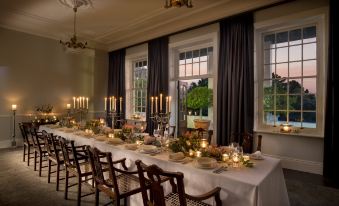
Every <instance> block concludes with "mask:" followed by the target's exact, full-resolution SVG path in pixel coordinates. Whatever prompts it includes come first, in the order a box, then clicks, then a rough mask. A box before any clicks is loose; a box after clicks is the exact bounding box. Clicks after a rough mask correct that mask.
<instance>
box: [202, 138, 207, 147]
mask: <svg viewBox="0 0 339 206" xmlns="http://www.w3.org/2000/svg"><path fill="white" fill-rule="evenodd" d="M207 146H208V141H207V139H202V140H201V142H200V147H201V148H206V147H207Z"/></svg>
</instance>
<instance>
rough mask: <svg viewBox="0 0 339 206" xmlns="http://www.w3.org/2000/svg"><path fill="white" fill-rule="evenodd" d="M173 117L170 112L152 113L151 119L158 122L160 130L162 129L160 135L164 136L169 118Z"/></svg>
mask: <svg viewBox="0 0 339 206" xmlns="http://www.w3.org/2000/svg"><path fill="white" fill-rule="evenodd" d="M170 117H171V113H170V112H166V113H152V114H151V120H152V122H153V123H155V124H156V126H157V128H158V130H160V135H161V136H164V132H165V129H166V127H167V126H168V123H169V120H170Z"/></svg>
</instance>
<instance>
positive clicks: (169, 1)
mask: <svg viewBox="0 0 339 206" xmlns="http://www.w3.org/2000/svg"><path fill="white" fill-rule="evenodd" d="M182 6H186V7H187V8H192V7H193V4H192V0H166V3H165V8H166V9H167V8H171V7H178V8H179V7H182Z"/></svg>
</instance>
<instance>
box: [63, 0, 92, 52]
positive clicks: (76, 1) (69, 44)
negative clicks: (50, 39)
mask: <svg viewBox="0 0 339 206" xmlns="http://www.w3.org/2000/svg"><path fill="white" fill-rule="evenodd" d="M59 1H60V2H61V3H62V4H64V5H66V6H68V7H70V6H72V7H73V11H74V33H73V37H72V38H71V39H70V41H66V42H64V41H62V40H60V44H62V45H64V46H65V47H68V48H72V49H78V48H81V49H86V48H87V42H84V43H82V42H78V41H77V36H76V14H77V11H78V8H79V7H80V6H82V5H86V4H84V3H83V1H81V0H74V1H73V2H72V3H73V4H72V5H70V4H69V3H70V2H69V1H66V0H63V1H62V0H59ZM66 3H68V4H66Z"/></svg>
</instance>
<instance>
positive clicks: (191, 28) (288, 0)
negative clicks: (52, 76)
mask: <svg viewBox="0 0 339 206" xmlns="http://www.w3.org/2000/svg"><path fill="white" fill-rule="evenodd" d="M293 1H296V0H283V1H280V2H276V3H274V4H270V5H266V6H262V7H259V8H256V9H252V10H249V11H245V12H241V13H238V14H234V15H231V16H227V17H224V18H221V19H217V20H213V21H210V22H207V23H203V24H200V25H197V26H193V27H189V28H187V29H183V30H180V31H176V32H172V33H169V34H166V35H163V36H159V37H156V38H161V37H164V36H173V35H176V34H180V33H184V32H187V31H191V30H194V29H198V28H202V27H205V26H208V25H211V24H215V23H218V22H219V21H222V20H224V19H227V18H230V17H235V16H239V15H242V14H245V13H248V12H252V13H254V12H257V11H261V10H265V9H269V8H272V7H276V6H280V5H283V4H286V3H290V2H293ZM153 39H155V38H153ZM151 40H152V39H149V40H146V41H143V42H139V43H136V44H132V45H130V46H127V47H124V48H125V49H128V48H132V47H135V46H139V45H142V44H145V43H147V42H149V41H151ZM120 49H123V48H120ZM116 50H119V49H116ZM116 50H112V51H116ZM112 51H109V52H112Z"/></svg>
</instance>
